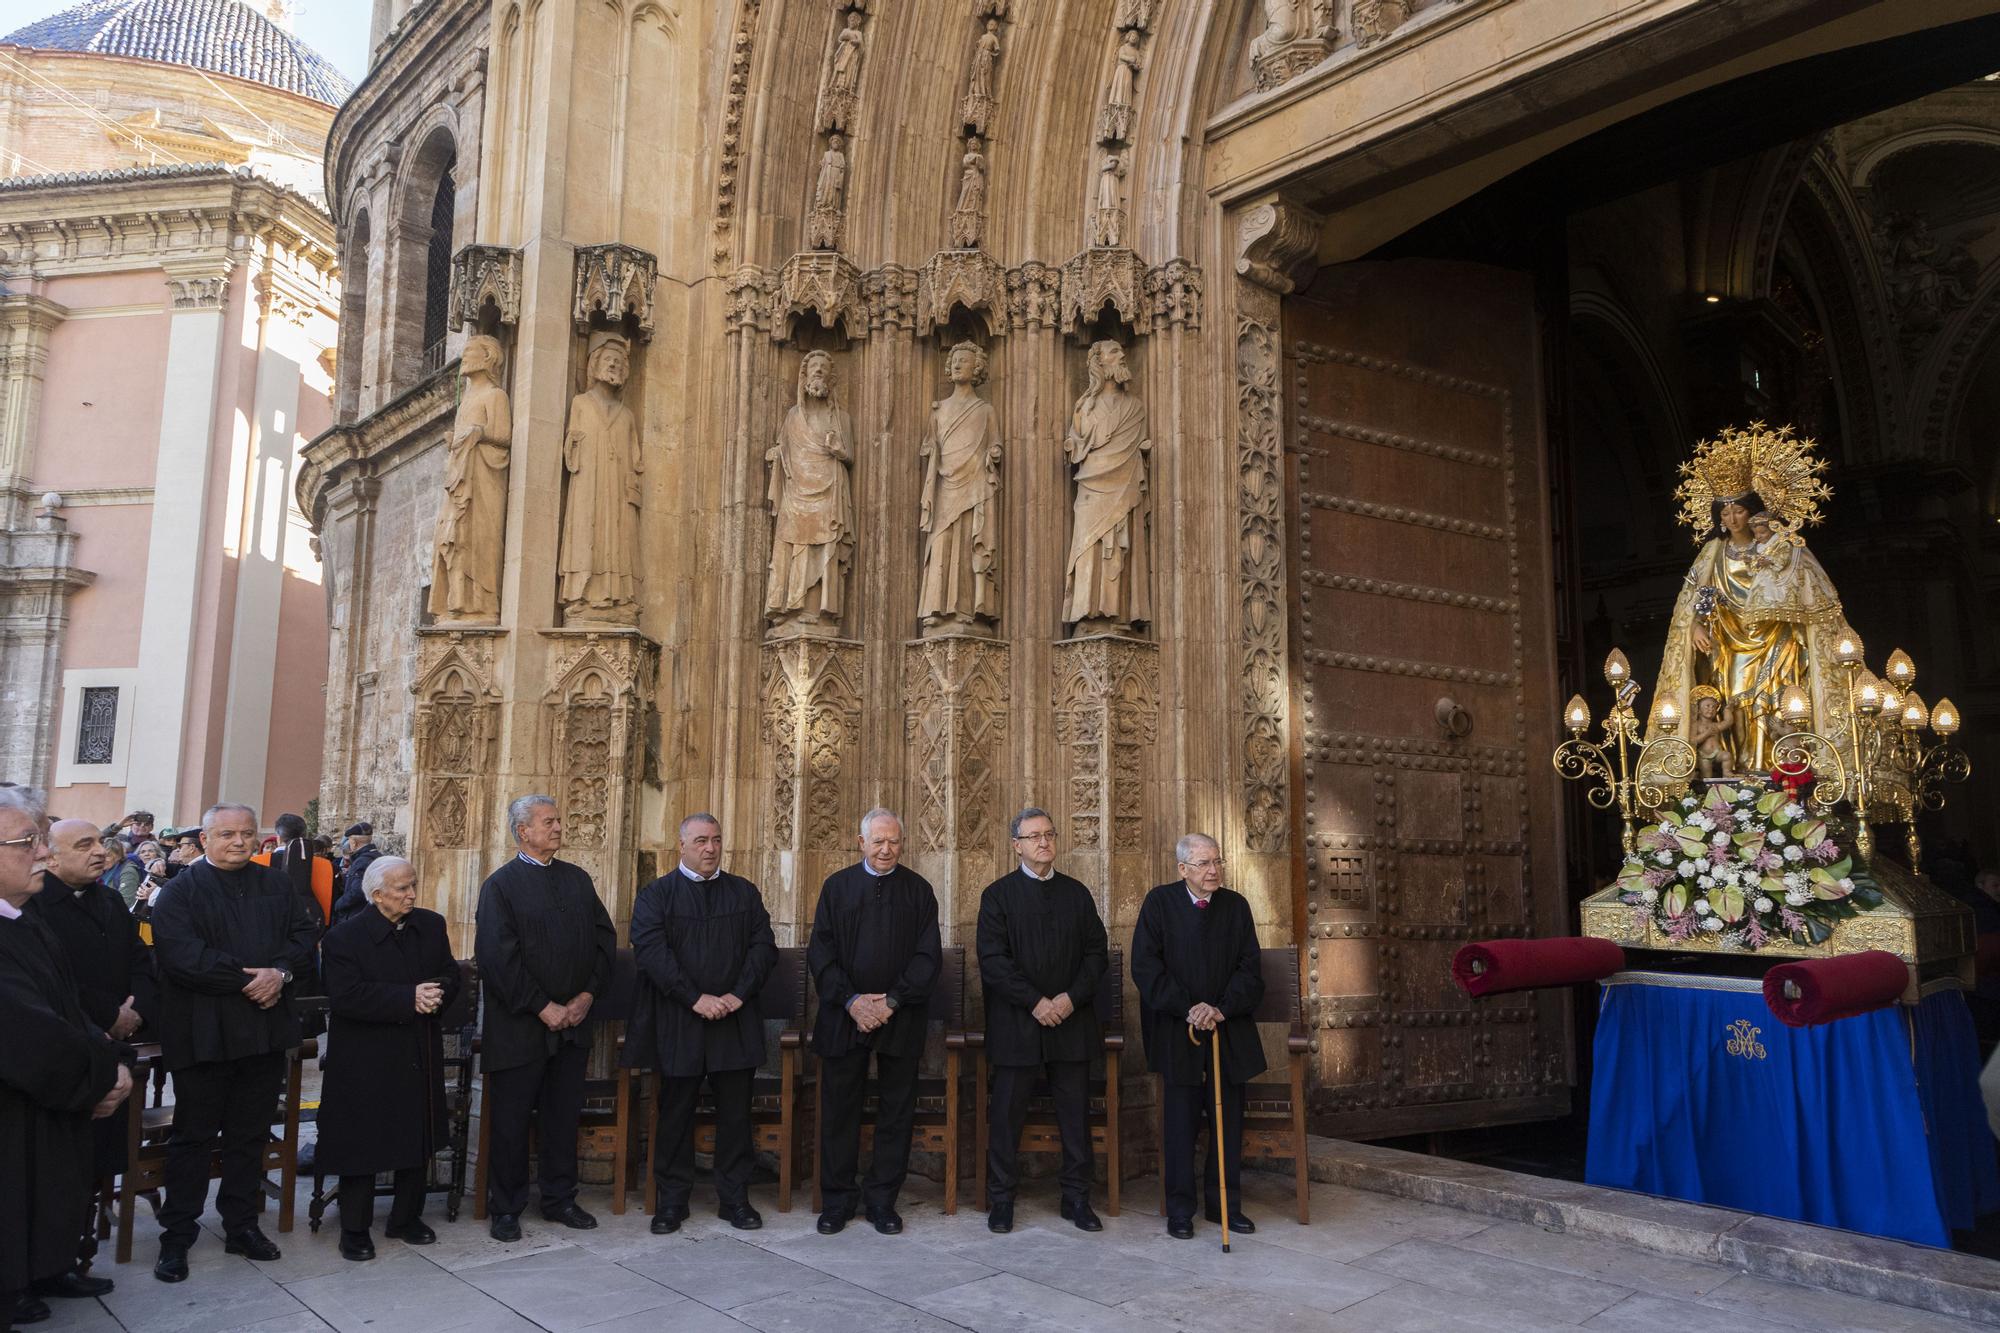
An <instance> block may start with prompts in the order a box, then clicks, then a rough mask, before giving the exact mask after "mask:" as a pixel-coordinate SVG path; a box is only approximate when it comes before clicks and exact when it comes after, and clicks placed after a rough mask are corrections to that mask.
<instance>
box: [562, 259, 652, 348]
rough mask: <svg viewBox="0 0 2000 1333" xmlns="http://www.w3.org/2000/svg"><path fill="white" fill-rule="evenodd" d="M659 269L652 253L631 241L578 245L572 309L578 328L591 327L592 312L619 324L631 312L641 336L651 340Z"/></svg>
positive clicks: (586, 328)
mask: <svg viewBox="0 0 2000 1333" xmlns="http://www.w3.org/2000/svg"><path fill="white" fill-rule="evenodd" d="M658 270H659V266H658V263H657V262H656V261H655V260H654V258H653V256H652V255H650V254H648V253H646V252H645V251H644V250H639V249H635V248H634V247H632V246H629V245H582V246H578V247H577V251H576V283H575V300H574V304H573V308H572V310H571V318H572V319H573V320H574V322H575V324H576V328H577V332H579V333H582V332H585V331H587V330H588V329H589V328H590V323H591V318H592V316H599V315H601V316H602V317H603V318H604V321H605V322H606V323H608V324H618V323H621V322H622V321H623V320H624V318H625V316H626V315H628V314H629V315H631V316H632V317H633V318H634V319H635V320H637V322H638V326H639V337H640V338H641V339H642V340H650V339H651V338H652V336H653V284H654V282H655V281H656V280H657V278H658Z"/></svg>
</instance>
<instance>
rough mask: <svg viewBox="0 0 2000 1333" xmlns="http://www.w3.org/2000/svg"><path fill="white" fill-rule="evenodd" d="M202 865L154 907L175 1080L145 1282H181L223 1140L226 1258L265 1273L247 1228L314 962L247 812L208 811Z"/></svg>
mask: <svg viewBox="0 0 2000 1333" xmlns="http://www.w3.org/2000/svg"><path fill="white" fill-rule="evenodd" d="M201 832H202V847H203V849H204V852H203V856H202V859H201V860H199V861H196V862H195V863H193V864H192V865H190V866H189V867H188V868H187V869H186V870H183V871H182V872H181V873H180V874H179V875H178V876H176V877H175V879H174V883H173V887H172V889H171V890H169V891H168V892H167V893H166V894H164V895H162V896H161V897H160V898H159V899H158V901H157V902H156V903H155V904H154V907H153V916H152V924H153V958H154V962H155V963H156V964H158V967H159V974H160V1016H159V1021H158V1027H159V1042H160V1056H161V1060H162V1063H164V1064H165V1065H166V1067H167V1071H168V1072H169V1073H171V1074H172V1075H173V1076H174V1128H173V1134H172V1137H170V1138H169V1139H168V1140H167V1165H166V1185H167V1189H166V1196H167V1197H166V1202H165V1204H163V1205H162V1206H161V1208H160V1257H159V1260H158V1262H156V1263H155V1264H154V1265H153V1276H154V1277H156V1278H158V1279H160V1281H162V1282H180V1281H183V1280H184V1279H186V1277H187V1275H188V1258H187V1256H188V1248H189V1247H190V1246H191V1245H193V1244H194V1242H195V1237H196V1236H198V1235H199V1234H200V1228H199V1227H198V1226H196V1223H197V1222H198V1221H199V1220H200V1218H201V1212H202V1208H203V1206H204V1205H205V1204H206V1203H207V1201H208V1179H209V1157H210V1154H211V1153H213V1152H214V1151H215V1140H216V1136H217V1135H218V1134H219V1135H221V1138H222V1183H221V1185H220V1186H219V1187H218V1188H217V1190H216V1192H215V1210H216V1212H218V1213H220V1214H221V1215H222V1229H223V1248H224V1249H225V1250H226V1251H227V1252H228V1253H230V1254H240V1255H243V1256H244V1257H245V1258H248V1259H257V1260H272V1259H276V1258H278V1257H279V1253H278V1247H277V1246H276V1245H274V1244H272V1243H271V1241H270V1238H269V1237H267V1236H265V1234H264V1233H263V1231H262V1230H260V1229H259V1228H258V1226H257V1206H258V1202H259V1200H260V1199H262V1197H263V1193H264V1170H263V1161H264V1140H265V1138H266V1136H267V1135H269V1133H270V1130H271V1122H272V1121H273V1120H274V1119H276V1118H277V1113H278V1097H279V1094H280V1092H281V1091H282V1090H283V1088H284V1083H285V1056H286V1052H288V1051H290V1050H291V1049H292V1048H293V1047H294V1046H297V1045H298V1044H299V1020H298V1016H297V1015H296V1014H295V1013H294V1012H293V1011H292V1004H291V987H292V983H293V980H294V979H295V978H296V977H298V976H299V975H301V974H303V973H304V972H305V970H306V968H307V967H308V966H309V965H310V964H311V962H312V950H313V945H314V943H315V942H316V941H317V940H318V939H319V918H318V916H317V915H316V914H315V913H314V912H313V910H312V905H311V903H309V902H308V901H307V900H306V899H303V898H301V897H299V895H298V894H296V893H294V892H293V891H292V885H291V881H289V880H287V879H286V878H285V876H284V875H283V874H282V873H280V872H279V871H276V870H272V869H271V868H270V867H269V866H260V865H254V864H252V863H251V860H250V857H251V855H252V854H253V853H254V852H256V850H257V812H256V811H255V810H252V809H251V808H250V807H249V806H247V805H217V806H213V807H211V808H210V809H209V810H208V811H207V812H206V813H205V814H203V815H202V819H201Z"/></svg>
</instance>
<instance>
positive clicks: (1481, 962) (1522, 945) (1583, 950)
mask: <svg viewBox="0 0 2000 1333" xmlns="http://www.w3.org/2000/svg"><path fill="white" fill-rule="evenodd" d="M1624 966H1625V951H1624V950H1623V949H1621V948H1619V947H1618V946H1617V945H1616V944H1614V943H1612V942H1611V941H1610V940H1600V939H1593V938H1591V937H1589V936H1581V935H1571V936H1565V937H1563V938H1562V939H1556V940H1483V941H1481V942H1480V943H1477V944H1468V945H1466V946H1464V947H1463V948H1461V949H1460V950H1459V951H1458V952H1457V953H1455V954H1453V955H1452V956H1451V976H1452V980H1454V981H1456V982H1457V983H1458V984H1459V985H1460V986H1461V987H1463V988H1464V990H1465V993H1466V994H1468V995H1470V996H1473V997H1474V998H1477V997H1479V996H1481V995H1498V994H1500V993H1501V992H1503V991H1516V990H1533V989H1534V988H1535V987H1537V986H1574V985H1577V984H1578V983H1580V982H1585V981H1601V980H1603V979H1604V978H1605V977H1608V976H1610V975H1611V974H1612V973H1613V972H1617V971H1620V970H1621V969H1623V968H1624Z"/></svg>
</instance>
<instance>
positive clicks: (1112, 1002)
mask: <svg viewBox="0 0 2000 1333" xmlns="http://www.w3.org/2000/svg"><path fill="white" fill-rule="evenodd" d="M1091 1007H1092V1008H1093V1009H1095V1010H1097V1021H1098V1022H1099V1023H1101V1024H1103V1025H1104V1033H1105V1035H1106V1036H1113V1035H1117V1034H1122V1033H1123V1032H1124V1031H1125V951H1124V950H1123V949H1120V948H1119V947H1118V946H1117V945H1115V944H1114V945H1112V946H1111V950H1110V960H1109V962H1108V964H1107V965H1106V967H1105V969H1104V980H1102V981H1100V982H1098V983H1097V999H1096V1000H1095V1001H1093V1002H1092V1005H1091Z"/></svg>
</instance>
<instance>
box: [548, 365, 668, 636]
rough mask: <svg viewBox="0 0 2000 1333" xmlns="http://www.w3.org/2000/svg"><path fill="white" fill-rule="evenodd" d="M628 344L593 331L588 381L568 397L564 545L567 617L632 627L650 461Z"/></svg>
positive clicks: (562, 594) (561, 594) (571, 621)
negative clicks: (631, 383) (632, 400)
mask: <svg viewBox="0 0 2000 1333" xmlns="http://www.w3.org/2000/svg"><path fill="white" fill-rule="evenodd" d="M630 355H631V344H630V343H628V342H626V340H625V339H624V338H623V337H622V336H621V335H619V334H616V333H604V332H600V333H593V334H591V335H590V353H589V357H588V360H587V361H586V365H587V366H588V368H589V376H590V387H589V388H588V389H586V390H584V391H583V392H582V393H580V394H578V395H577V396H576V397H574V398H572V399H571V400H570V404H569V427H568V429H567V430H566V431H564V433H563V471H564V472H565V473H567V474H568V477H569V489H568V491H567V493H566V494H565V495H564V497H563V523H562V541H561V544H560V545H561V550H560V554H559V556H558V561H557V568H558V571H559V574H560V579H561V584H560V588H559V590H558V593H557V597H558V600H560V601H561V603H562V611H563V623H564V624H566V625H575V624H612V625H635V624H637V623H638V620H639V600H638V585H639V580H640V575H639V504H640V489H639V487H640V477H641V476H642V475H643V474H644V473H645V470H646V459H645V456H644V454H643V453H642V452H641V450H640V447H639V419H638V418H637V417H636V416H634V415H633V414H632V409H631V408H629V407H627V406H626V405H625V403H624V400H623V398H622V396H621V395H622V394H623V392H624V388H625V379H626V376H627V374H628V373H629V371H630V364H629V358H630Z"/></svg>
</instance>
